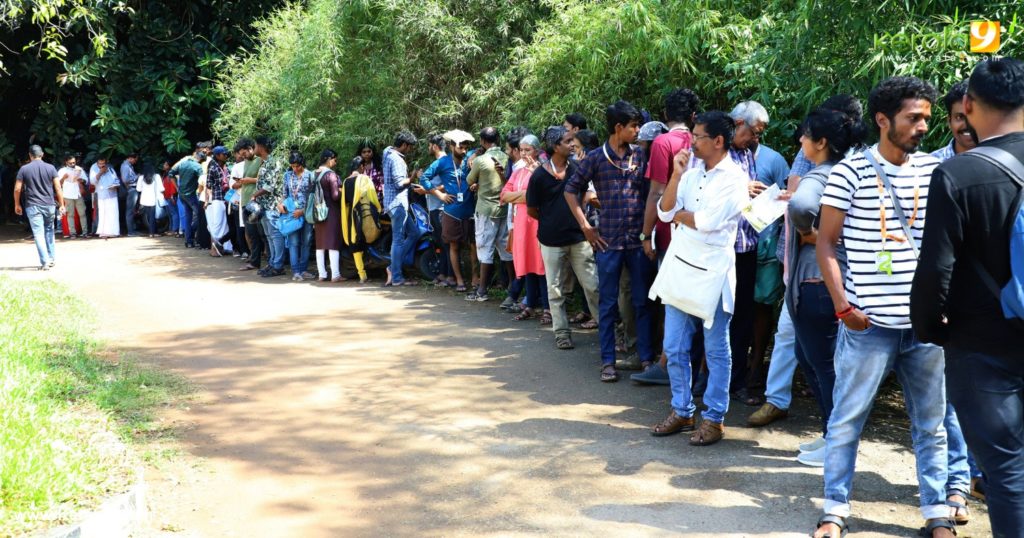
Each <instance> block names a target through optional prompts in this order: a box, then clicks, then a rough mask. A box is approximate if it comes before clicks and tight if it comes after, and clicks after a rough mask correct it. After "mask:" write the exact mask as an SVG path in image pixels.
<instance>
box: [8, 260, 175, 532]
mask: <svg viewBox="0 0 1024 538" xmlns="http://www.w3.org/2000/svg"><path fill="white" fill-rule="evenodd" d="M94 319H95V317H94V316H93V315H92V313H91V311H90V310H89V308H88V307H87V305H86V304H85V303H84V302H82V301H81V300H79V299H77V298H76V297H74V296H73V295H72V294H71V293H70V292H69V290H68V289H67V288H66V287H65V286H63V285H61V284H58V283H54V282H52V281H43V282H25V281H18V280H14V279H12V278H10V277H9V276H6V275H0V535H4V536H7V535H12V534H17V533H20V532H25V531H27V530H31V529H34V528H38V527H41V526H45V525H49V524H58V523H65V522H67V521H66V518H67V517H69V516H72V515H73V514H74V513H75V512H76V511H78V510H81V509H84V508H92V507H94V506H95V505H96V503H97V502H98V501H100V500H102V499H103V498H105V497H107V496H108V495H111V494H114V493H120V492H122V491H124V489H125V488H126V487H127V486H128V484H130V483H131V481H132V480H133V478H134V472H135V470H134V469H135V466H136V465H137V463H138V458H137V456H136V455H135V454H134V452H133V451H131V450H128V449H127V448H126V447H125V444H124V441H126V440H127V441H131V440H134V439H141V438H144V437H145V436H146V435H147V432H150V431H152V420H153V412H154V411H155V410H156V409H157V408H158V407H159V406H161V405H164V404H167V403H169V402H171V401H172V400H173V399H174V398H175V397H176V396H177V395H180V394H184V393H185V392H187V390H188V387H187V385H186V384H185V383H184V382H183V381H182V380H180V379H179V378H176V377H174V376H171V375H169V374H165V373H162V372H159V371H156V370H153V369H151V368H147V367H144V366H141V365H139V364H137V363H135V362H134V361H131V360H124V359H118V358H117V357H116V356H113V355H111V354H109V353H107V352H106V351H105V350H104V349H103V348H102V346H101V345H100V343H99V342H98V341H97V340H96V339H95V338H93V337H92V336H91V334H90V331H89V327H90V324H91V323H92V320H94Z"/></svg>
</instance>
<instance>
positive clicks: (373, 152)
mask: <svg viewBox="0 0 1024 538" xmlns="http://www.w3.org/2000/svg"><path fill="white" fill-rule="evenodd" d="M356 157H359V167H358V168H357V169H356V172H357V173H359V174H361V175H364V176H367V177H369V178H370V181H372V182H373V188H374V190H376V191H377V199H378V200H381V201H383V200H384V172H383V170H384V169H383V168H382V167H381V163H380V154H379V153H377V146H374V145H373V142H370V139H368V138H367V139H363V141H362V142H360V143H359V149H357V150H356Z"/></svg>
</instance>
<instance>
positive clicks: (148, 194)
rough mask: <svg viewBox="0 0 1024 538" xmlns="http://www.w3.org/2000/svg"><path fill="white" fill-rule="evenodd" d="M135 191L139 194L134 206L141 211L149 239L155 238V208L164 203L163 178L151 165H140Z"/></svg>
mask: <svg viewBox="0 0 1024 538" xmlns="http://www.w3.org/2000/svg"><path fill="white" fill-rule="evenodd" d="M135 190H136V191H138V193H139V197H138V198H137V199H136V200H137V201H136V204H137V205H138V207H140V208H141V209H142V215H143V217H145V220H146V226H148V227H149V237H156V208H157V207H158V206H161V205H164V204H166V202H165V201H164V182H163V178H161V177H160V174H158V173H157V172H156V169H155V168H153V165H151V164H149V163H146V164H144V165H142V174H141V175H140V176H139V182H138V183H136V184H135ZM133 209H135V208H133ZM175 211H177V208H175Z"/></svg>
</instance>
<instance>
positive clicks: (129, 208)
mask: <svg viewBox="0 0 1024 538" xmlns="http://www.w3.org/2000/svg"><path fill="white" fill-rule="evenodd" d="M138 202H139V191H137V190H135V186H131V187H128V203H127V205H125V213H124V221H125V222H124V224H125V233H127V234H128V235H135V204H137V203H138ZM142 213H143V214H145V213H146V209H145V208H142Z"/></svg>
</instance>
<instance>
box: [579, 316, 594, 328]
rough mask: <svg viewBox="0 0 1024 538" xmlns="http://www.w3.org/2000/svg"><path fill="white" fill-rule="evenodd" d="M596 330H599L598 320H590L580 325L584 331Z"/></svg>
mask: <svg viewBox="0 0 1024 538" xmlns="http://www.w3.org/2000/svg"><path fill="white" fill-rule="evenodd" d="M596 328H597V320H596V319H589V320H587V321H584V322H583V323H581V324H580V329H583V330H592V329H596Z"/></svg>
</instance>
